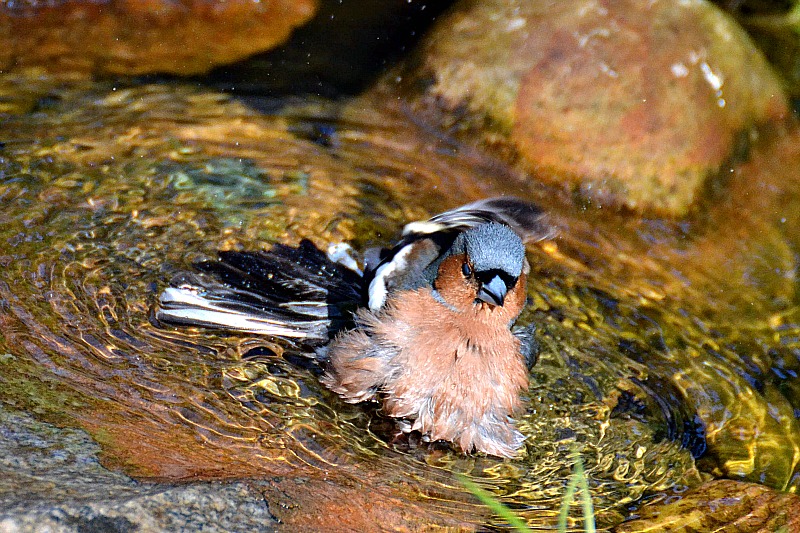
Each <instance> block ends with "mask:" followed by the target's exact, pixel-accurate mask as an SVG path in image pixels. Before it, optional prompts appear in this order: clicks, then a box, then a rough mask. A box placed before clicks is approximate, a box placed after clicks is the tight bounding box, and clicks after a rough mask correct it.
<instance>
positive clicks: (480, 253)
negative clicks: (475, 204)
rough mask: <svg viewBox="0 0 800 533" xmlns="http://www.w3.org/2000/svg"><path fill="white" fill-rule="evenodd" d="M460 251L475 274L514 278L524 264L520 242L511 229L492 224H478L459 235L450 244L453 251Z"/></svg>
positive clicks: (523, 252)
mask: <svg viewBox="0 0 800 533" xmlns="http://www.w3.org/2000/svg"><path fill="white" fill-rule="evenodd" d="M459 241H461V242H459ZM462 251H463V252H466V254H467V257H468V258H469V260H470V262H471V263H472V268H473V269H474V270H475V271H476V272H488V271H490V270H501V271H503V272H505V273H507V274H509V275H510V276H513V277H514V278H518V277H519V276H520V274H521V273H522V268H523V265H524V264H525V245H524V244H522V240H521V239H520V238H519V236H518V235H517V234H516V233H514V231H513V230H512V229H511V228H509V227H508V226H504V225H503V224H498V223H496V222H489V223H486V224H481V225H479V226H476V227H474V228H472V229H470V230H467V231H465V232H464V233H462V234H461V235H459V236H458V238H457V239H456V242H455V243H453V252H455V253H462Z"/></svg>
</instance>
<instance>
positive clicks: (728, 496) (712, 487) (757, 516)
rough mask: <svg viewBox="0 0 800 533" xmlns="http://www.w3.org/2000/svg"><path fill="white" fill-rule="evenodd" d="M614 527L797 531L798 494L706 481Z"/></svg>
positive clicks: (674, 532) (629, 532)
mask: <svg viewBox="0 0 800 533" xmlns="http://www.w3.org/2000/svg"><path fill="white" fill-rule="evenodd" d="M638 514H639V518H637V519H634V520H632V521H630V522H626V523H624V524H622V525H620V526H618V527H617V528H616V529H614V531H615V532H616V533H633V532H635V531H653V532H655V531H669V532H671V533H681V532H704V531H709V532H710V531H714V532H727V531H731V532H733V531H735V532H736V533H767V532H774V531H786V532H787V533H788V532H789V531H799V530H800V497H798V496H797V495H796V494H787V493H781V492H778V491H776V490H773V489H769V488H767V487H764V486H762V485H756V484H754V483H742V482H739V481H731V480H727V479H720V480H715V481H709V482H708V483H705V484H704V485H701V486H700V487H697V488H696V489H693V490H692V491H690V492H689V493H687V494H686V495H685V496H684V497H683V498H681V499H680V500H678V501H676V502H673V503H668V504H663V503H659V504H655V505H646V506H644V507H643V508H642V509H641V510H640V511H639V513H638Z"/></svg>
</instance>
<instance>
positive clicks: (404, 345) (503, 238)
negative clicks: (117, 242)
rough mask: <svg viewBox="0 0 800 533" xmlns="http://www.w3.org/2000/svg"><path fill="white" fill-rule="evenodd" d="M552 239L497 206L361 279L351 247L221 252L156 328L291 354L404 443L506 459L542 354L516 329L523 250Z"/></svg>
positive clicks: (525, 269)
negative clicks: (371, 411) (273, 343)
mask: <svg viewBox="0 0 800 533" xmlns="http://www.w3.org/2000/svg"><path fill="white" fill-rule="evenodd" d="M552 235H553V231H552V229H551V227H550V226H549V224H548V223H547V219H546V216H545V213H544V212H543V211H542V210H541V209H540V208H539V207H538V206H536V205H535V204H532V203H530V202H528V201H525V200H522V199H520V198H516V197H507V196H503V197H495V198H488V199H483V200H479V201H476V202H472V203H469V204H466V205H463V206H460V207H457V208H455V209H452V210H449V211H445V212H443V213H440V214H438V215H435V216H433V217H431V218H430V219H428V220H425V221H418V222H411V223H409V224H407V225H406V226H405V228H404V229H403V232H402V235H401V237H400V239H399V240H398V241H397V242H396V243H395V244H394V245H393V246H390V247H388V248H372V249H369V250H367V251H365V253H364V268H363V271H362V270H360V269H359V268H358V266H357V263H356V262H355V261H354V260H353V259H352V257H350V256H349V254H348V253H347V247H344V248H343V247H341V246H339V247H336V248H335V250H329V252H331V253H329V254H326V253H324V252H323V251H322V250H320V249H319V248H317V247H316V246H315V245H314V244H313V243H312V242H311V241H309V240H305V239H304V240H302V241H301V242H300V243H299V244H298V246H296V247H292V246H288V245H283V244H275V245H273V246H272V248H270V249H269V250H267V251H257V252H238V251H223V252H220V253H219V258H218V259H217V260H207V261H202V262H199V263H197V264H196V265H195V268H196V270H197V271H198V273H194V272H184V273H181V274H180V275H178V276H177V277H176V278H174V279H173V280H172V282H171V284H170V287H168V288H166V289H165V290H164V291H163V292H162V293H161V295H160V298H159V303H158V310H157V312H156V315H155V316H156V320H157V321H158V322H160V323H163V324H165V325H170V324H172V325H193V326H203V327H210V328H216V329H221V330H226V331H239V332H248V333H254V334H259V335H266V336H271V337H278V338H283V339H286V340H288V341H291V342H294V343H296V344H297V345H299V346H300V347H302V348H307V349H309V350H308V353H310V354H312V357H313V358H314V360H315V361H317V362H319V364H320V365H321V367H322V375H321V377H320V381H321V382H322V384H323V385H324V386H325V387H327V388H328V389H330V390H331V391H333V392H335V393H337V394H338V395H339V396H340V397H341V398H342V399H343V400H344V401H346V402H349V403H361V402H377V403H378V404H380V405H381V410H382V412H383V413H384V414H385V415H387V416H389V417H391V418H393V419H395V420H396V421H397V426H398V428H399V430H400V433H411V432H419V434H420V435H421V437H422V439H423V440H424V441H428V442H435V441H446V442H450V443H453V444H454V445H455V446H456V447H457V448H459V449H460V450H461V451H462V452H463V453H465V454H470V453H475V452H481V453H485V454H487V455H492V456H497V457H501V458H514V457H516V456H517V455H518V454H519V450H520V449H521V447H522V445H523V443H524V440H525V439H524V436H523V435H522V433H521V432H520V431H519V430H518V429H517V428H516V427H515V418H514V417H515V416H516V415H518V414H519V413H520V412H521V410H522V404H523V402H522V396H523V394H524V393H525V391H527V389H528V380H529V371H530V368H531V367H532V365H533V364H535V362H536V357H537V353H538V348H537V343H536V340H535V331H536V327H535V325H534V324H529V325H527V326H525V327H517V326H515V323H516V320H517V318H518V317H519V315H520V313H521V311H522V310H523V308H524V306H525V304H526V301H527V298H528V297H527V277H528V275H529V273H530V264H529V263H528V261H527V258H526V250H525V243H526V242H530V241H534V240H542V239H545V238H550V237H551V236H552ZM343 250H344V251H345V256H344V257H345V259H344V260H343V259H342V253H341V252H342V251H343ZM334 251H335V252H336V253H335V254H334V253H332V252H334ZM337 255H338V257H336V256H337Z"/></svg>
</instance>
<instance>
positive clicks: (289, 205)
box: [0, 74, 800, 528]
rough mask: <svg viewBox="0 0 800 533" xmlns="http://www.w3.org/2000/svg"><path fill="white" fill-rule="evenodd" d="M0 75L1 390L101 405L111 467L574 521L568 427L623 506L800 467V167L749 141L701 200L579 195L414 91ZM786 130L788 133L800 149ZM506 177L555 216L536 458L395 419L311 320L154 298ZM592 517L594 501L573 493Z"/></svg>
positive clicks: (311, 498) (546, 261)
mask: <svg viewBox="0 0 800 533" xmlns="http://www.w3.org/2000/svg"><path fill="white" fill-rule="evenodd" d="M0 87H1V88H2V91H3V92H2V94H3V95H4V96H5V98H4V100H3V101H4V102H5V109H6V110H8V111H10V113H9V114H7V115H5V116H4V117H2V118H0V120H2V122H3V126H2V136H3V138H2V139H0V141H3V142H4V147H3V148H2V150H0V243H2V247H1V248H0V265H2V270H0V309H1V310H2V313H0V383H2V388H3V391H4V392H3V394H2V397H0V398H1V399H2V401H4V402H5V403H8V404H11V405H14V406H16V407H19V408H22V409H24V410H27V411H30V412H33V413H35V414H37V415H40V416H41V417H43V418H45V419H47V420H51V421H56V422H59V423H61V424H66V425H78V426H80V427H83V428H85V429H87V430H89V431H90V433H91V434H92V435H93V436H94V438H95V439H96V440H97V441H98V442H100V443H101V445H102V446H103V453H104V459H105V463H106V464H107V465H109V466H111V467H113V468H120V469H122V470H123V471H125V472H126V473H128V474H130V475H133V476H136V477H140V478H146V479H157V480H176V479H181V480H191V479H233V478H246V477H259V478H262V477H265V476H273V477H274V479H275V480H276V483H278V484H279V485H280V483H281V481H280V480H281V479H284V478H285V479H290V478H291V479H297V478H298V477H302V478H303V479H306V480H309V481H308V486H307V487H308V488H307V489H306V490H305V491H300V499H299V500H298V501H296V502H295V505H296V507H297V511H296V512H297V513H300V516H302V512H303V509H304V508H310V507H312V505H319V501H320V497H321V493H322V492H323V491H325V490H344V491H345V493H346V494H347V496H346V497H351V498H353V501H354V502H358V501H359V500H358V498H359V497H360V498H367V499H368V500H370V501H371V503H370V505H372V506H374V509H371V512H374V513H376V516H381V513H384V514H383V516H385V517H386V518H385V519H386V520H399V519H403V520H406V521H409V522H410V523H428V522H429V521H437V522H439V523H442V524H450V525H453V524H474V523H482V522H483V521H486V520H489V521H490V522H491V521H497V520H498V519H492V518H490V517H488V516H487V512H486V511H485V510H484V509H483V508H482V507H481V506H479V505H477V504H476V503H474V501H473V500H472V499H471V497H470V496H469V495H468V493H466V491H465V490H464V489H462V488H461V487H460V484H459V483H458V481H457V480H456V478H455V477H454V476H453V473H454V472H459V473H466V474H468V475H471V476H473V477H474V478H476V479H477V480H479V482H480V483H481V484H482V485H483V486H485V487H486V488H488V489H490V490H491V491H492V492H493V493H494V494H495V495H496V496H497V497H499V498H500V499H501V500H503V501H505V502H506V503H508V504H510V505H512V507H514V508H515V509H516V510H518V511H519V512H520V514H522V515H523V516H524V517H526V518H527V519H528V520H529V521H530V523H531V525H534V526H537V527H542V528H551V527H554V524H555V520H556V519H555V517H556V516H557V514H558V511H559V506H560V504H561V499H562V497H563V492H564V487H565V485H566V482H567V479H568V477H569V475H570V471H571V461H570V459H569V457H570V454H571V453H572V452H573V451H579V452H580V453H581V455H582V457H583V460H584V463H585V465H586V469H587V473H588V476H589V479H590V485H591V488H592V493H593V498H594V503H595V509H596V511H597V513H598V516H597V518H598V521H599V522H600V524H601V525H610V524H614V523H617V522H619V521H620V520H621V519H622V518H623V517H625V516H627V514H628V513H629V512H630V509H629V506H630V505H631V503H632V502H635V501H637V500H639V499H640V498H646V499H671V498H675V497H678V496H679V495H680V493H681V492H682V491H684V490H685V489H686V488H687V487H691V486H695V485H697V484H699V483H700V482H701V481H702V480H703V479H706V478H708V477H710V476H712V475H714V476H729V477H733V478H737V479H747V480H751V481H756V482H759V483H763V484H766V485H768V486H771V487H775V488H779V489H789V490H793V491H794V490H796V489H797V488H798V485H800V478H799V477H798V474H797V470H798V467H797V464H798V460H800V447H798V439H800V430H799V429H798V423H797V416H798V415H797V413H798V410H799V409H800V400H798V398H800V395H798V382H797V371H798V370H799V369H800V347H799V345H798V339H800V337H799V336H798V332H800V328H798V323H799V322H800V320H799V319H800V313H798V306H797V303H798V302H797V296H796V280H795V277H794V268H795V267H794V263H795V258H796V249H797V248H796V245H797V242H798V239H797V238H798V232H797V230H796V229H794V228H796V227H797V226H795V225H794V224H793V222H796V220H793V218H792V216H791V215H785V213H792V212H796V211H798V208H799V207H800V203H798V201H800V198H799V197H798V194H797V185H796V184H797V178H798V177H797V176H794V177H791V176H789V178H786V177H781V179H778V178H777V177H776V179H775V182H774V183H770V182H769V181H768V180H764V179H754V178H753V176H752V174H755V173H756V172H757V171H758V170H759V169H758V165H755V166H751V167H749V169H748V167H747V165H745V166H743V167H742V168H741V169H738V170H737V171H736V172H734V175H733V177H732V178H730V182H729V183H728V188H727V189H726V191H727V192H726V194H725V195H723V196H720V197H718V198H715V204H714V205H713V206H711V207H709V208H708V209H705V210H703V211H702V213H703V214H702V216H701V215H697V216H696V217H695V218H693V219H691V220H688V221H684V222H682V223H680V224H677V223H676V224H672V223H664V222H660V221H653V220H646V219H645V220H642V219H637V218H634V217H632V216H631V215H630V214H628V215H624V214H613V213H611V214H607V213H605V212H604V211H603V209H601V208H599V207H598V206H584V207H585V209H583V210H580V211H576V210H575V209H574V208H572V207H569V205H570V204H569V202H565V201H564V199H563V198H562V196H563V194H562V193H561V192H558V191H552V190H546V189H543V188H541V187H538V186H537V185H535V184H529V183H527V182H526V180H524V179H523V178H522V177H520V176H517V175H514V174H512V173H510V172H509V171H508V170H506V169H505V168H504V167H503V166H502V165H501V164H499V163H497V162H495V161H491V160H489V159H486V158H484V157H483V156H481V155H480V154H477V153H475V152H474V151H472V150H470V149H468V148H465V147H463V146H459V145H458V144H456V143H454V142H452V141H451V140H449V139H447V138H446V137H444V136H441V135H438V134H436V132H434V131H431V130H428V129H426V128H424V127H423V126H422V125H421V124H419V123H418V121H415V120H414V117H413V116H411V115H409V114H408V113H407V112H405V110H404V109H403V107H402V105H394V106H393V107H390V108H389V109H385V108H384V106H382V105H379V104H380V103H378V104H376V103H375V102H371V101H370V100H369V99H366V98H365V99H362V100H358V101H354V102H350V103H337V104H334V103H329V102H311V103H308V102H299V101H236V100H233V99H231V98H229V97H227V96H225V95H222V94H219V93H215V92H212V91H209V90H205V89H202V88H197V87H190V86H187V85H180V84H164V85H141V86H131V87H124V88H123V87H114V86H113V85H111V84H88V83H82V82H74V81H71V82H69V83H61V82H58V83H57V82H55V81H53V80H50V79H47V78H42V77H38V76H36V75H35V74H31V75H28V76H27V77H26V76H22V75H18V76H16V77H13V78H12V77H5V78H3V80H2V83H0ZM379 110H380V111H379ZM781 142H784V141H781V140H780V139H779V140H777V141H772V144H768V145H767V147H769V146H774V145H778V146H780V143H781ZM786 144H787V147H786V148H784V149H781V151H780V153H779V155H780V156H781V157H797V154H796V153H795V152H796V150H795V152H792V149H791V148H790V147H791V146H792V144H791V142H786ZM757 149H759V148H757ZM763 150H764V151H766V150H767V148H763ZM763 157H766V158H767V160H772V159H776V158H775V157H773V156H771V155H767V156H763ZM795 160H796V159H795ZM762 166H763V165H762ZM748 172H749V173H750V174H748ZM792 172H794V171H792ZM796 173H797V172H795V174H796ZM754 182H755V183H754ZM509 192H511V193H514V194H520V195H527V196H531V197H533V198H535V199H536V200H537V201H538V202H540V203H541V204H542V205H543V206H544V207H545V208H546V209H547V210H548V211H549V212H550V213H551V217H552V218H551V220H552V223H553V225H554V227H556V228H557V237H556V238H555V239H553V240H551V241H546V242H543V243H539V244H538V245H535V246H532V247H530V250H529V251H530V259H531V262H532V265H533V274H534V275H532V276H531V279H532V282H531V284H530V295H531V298H532V305H531V307H530V309H529V310H528V311H526V313H525V314H524V315H523V317H522V320H523V321H524V322H527V321H531V320H532V321H536V322H537V323H538V324H539V325H540V327H539V331H538V336H539V342H540V344H541V346H542V354H541V359H540V362H539V364H538V365H537V366H536V367H535V368H534V370H533V374H532V377H533V379H532V380H531V388H530V391H529V401H528V402H527V405H528V407H527V412H526V413H525V415H524V416H522V417H521V418H520V420H519V425H520V427H521V429H522V430H523V431H524V432H525V434H526V435H528V436H529V438H528V441H527V444H526V449H525V453H524V456H523V457H522V458H521V459H520V460H519V461H512V462H509V461H500V460H496V459H493V458H487V457H479V456H476V457H463V456H459V455H458V454H455V453H453V452H452V451H450V449H449V448H448V447H446V446H433V447H428V446H424V445H423V446H417V445H415V444H416V443H413V442H411V443H409V442H403V441H401V442H394V441H393V425H392V423H391V422H390V421H387V420H386V419H384V418H382V417H381V416H380V414H379V413H378V412H376V409H375V408H374V407H372V406H365V405H356V406H353V405H348V404H345V403H344V402H342V401H340V400H339V399H338V397H337V396H336V395H334V394H332V393H330V392H328V391H327V390H325V389H324V388H323V387H322V386H321V385H320V384H319V383H318V380H317V376H318V373H319V369H318V368H315V367H314V366H313V365H311V364H309V362H308V360H307V359H306V358H304V357H303V355H302V354H301V353H297V350H296V349H295V348H294V347H292V346H291V345H289V344H286V343H275V342H272V341H271V340H269V339H259V338H254V337H252V336H247V335H232V336H220V335H217V334H215V333H213V332H209V331H201V330H195V329H190V328H184V329H176V328H161V327H159V326H158V325H157V324H156V323H155V322H154V320H153V305H154V303H155V300H156V298H157V295H158V293H159V292H160V291H161V290H162V289H163V288H164V287H165V286H166V284H167V283H168V282H169V280H170V278H171V277H172V276H174V275H175V274H177V273H178V272H180V271H182V270H187V269H191V264H192V262H193V261H196V260H198V259H202V258H206V257H213V255H214V254H215V252H216V250H218V249H259V248H262V247H265V246H267V245H268V244H269V243H271V242H285V243H296V242H297V241H299V239H300V238H303V237H309V238H311V239H312V240H314V241H315V242H316V243H317V244H318V245H320V246H324V245H325V244H327V243H329V242H339V241H349V242H352V243H353V244H354V245H355V246H356V248H357V249H361V248H363V247H364V246H366V245H367V244H377V243H382V242H383V243H385V242H388V241H391V239H393V238H395V237H396V235H397V232H398V231H399V229H400V228H401V227H402V224H404V223H405V222H407V221H408V220H413V219H418V218H424V217H426V216H428V215H430V214H432V213H434V212H437V211H439V210H441V209H444V208H447V207H452V206H454V205H457V204H459V203H462V202H464V201H468V200H471V199H476V198H479V197H482V196H487V195H492V194H500V193H509ZM755 195H758V198H759V202H758V205H757V206H755V205H753V204H752V202H751V201H750V198H752V197H754V196H755ZM787 217H788V219H787ZM781 220H783V222H781ZM787 228H788V229H787ZM254 356H257V357H254ZM704 429H705V432H704V431H703V430H704ZM704 436H705V437H706V438H704ZM706 441H707V444H708V451H707V452H706V453H705V454H704V455H702V456H701V457H700V459H699V460H698V461H695V459H694V458H693V456H692V453H691V452H695V453H696V454H699V453H700V452H702V451H703V450H704V447H705V445H706ZM331 483H332V485H333V486H335V487H336V489H332V488H330V487H331ZM287 490H288V489H287ZM347 491H349V492H347ZM357 495H361V496H357ZM365 495H366V496H365ZM303 498H308V501H305V500H303ZM376 501H377V502H378V503H375V502H376ZM382 502H383V503H382ZM354 505H357V503H354ZM398 509H399V511H398ZM404 512H405V514H403V513H404ZM574 516H575V522H574V523H573V525H574V526H575V527H578V528H579V527H580V518H579V517H580V513H579V511H578V506H577V505H576V506H575V513H574Z"/></svg>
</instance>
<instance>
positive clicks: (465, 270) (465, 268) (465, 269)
mask: <svg viewBox="0 0 800 533" xmlns="http://www.w3.org/2000/svg"><path fill="white" fill-rule="evenodd" d="M461 273H462V274H464V277H465V278H468V277H470V276H471V275H472V267H470V266H469V263H464V264H463V265H461Z"/></svg>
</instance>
